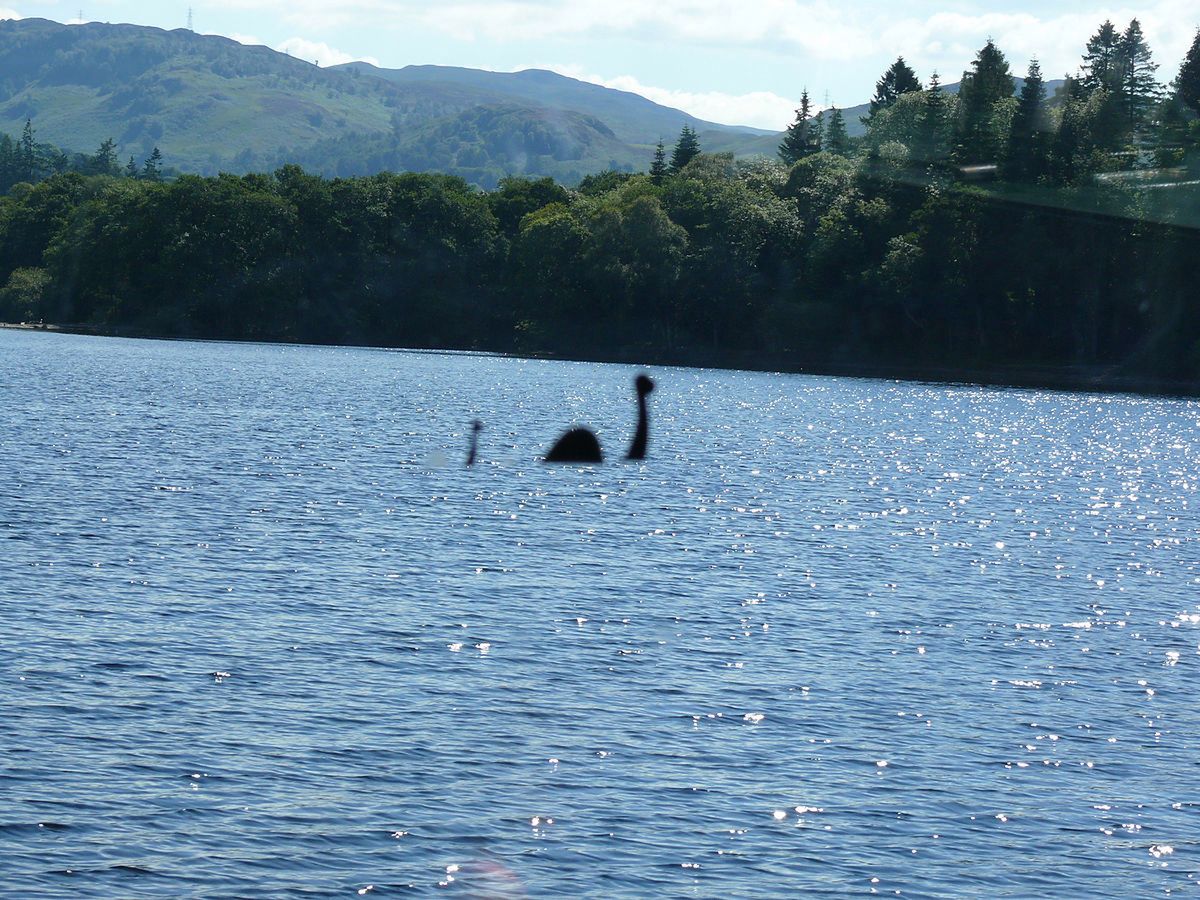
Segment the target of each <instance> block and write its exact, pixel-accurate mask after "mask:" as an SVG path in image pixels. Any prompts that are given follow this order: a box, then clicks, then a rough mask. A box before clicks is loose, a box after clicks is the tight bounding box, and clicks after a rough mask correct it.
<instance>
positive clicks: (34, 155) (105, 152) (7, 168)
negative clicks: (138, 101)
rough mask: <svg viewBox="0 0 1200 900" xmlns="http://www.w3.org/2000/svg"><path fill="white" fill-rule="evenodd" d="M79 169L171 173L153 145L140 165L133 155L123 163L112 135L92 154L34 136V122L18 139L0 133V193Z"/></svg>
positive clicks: (155, 176) (151, 176)
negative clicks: (65, 148) (68, 148)
mask: <svg viewBox="0 0 1200 900" xmlns="http://www.w3.org/2000/svg"><path fill="white" fill-rule="evenodd" d="M65 172H79V173H81V174H83V175H111V176H124V177H126V178H142V179H145V180H147V181H161V180H162V179H163V178H164V177H166V176H168V175H169V174H170V173H169V172H168V171H167V170H166V169H164V166H163V155H162V153H161V152H160V151H159V149H158V148H157V147H155V148H154V149H153V150H152V151H151V153H150V155H149V156H147V157H146V158H145V159H144V160H142V162H141V163H140V164H139V163H138V162H137V161H136V159H135V158H134V157H133V156H130V157H129V161H128V162H127V163H126V164H125V165H124V166H122V165H121V164H120V161H119V160H118V158H117V144H116V141H114V140H113V139H112V138H108V139H106V140H104V141H103V142H101V144H100V146H99V147H97V148H96V152H95V153H92V154H86V153H68V152H67V151H65V150H63V149H61V148H60V147H56V146H55V145H54V144H48V143H43V142H41V141H38V140H36V139H35V131H34V127H33V121H32V120H31V119H26V120H25V127H24V129H23V130H22V132H21V136H20V137H19V138H16V139H14V138H13V137H12V135H9V134H0V193H7V192H9V191H11V190H12V188H13V187H14V186H16V185H18V184H36V183H37V182H39V181H41V180H43V179H45V178H49V177H50V176H52V175H61V174H63V173H65Z"/></svg>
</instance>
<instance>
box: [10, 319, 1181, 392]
mask: <svg viewBox="0 0 1200 900" xmlns="http://www.w3.org/2000/svg"><path fill="white" fill-rule="evenodd" d="M0 328H4V329H8V330H14V331H34V332H50V333H57V334H81V335H90V336H92V337H110V338H128V339H132V340H158V341H198V342H201V343H230V344H272V345H276V346H281V347H289V346H318V347H348V348H349V347H359V348H362V349H374V350H397V351H404V352H415V353H464V352H465V353H478V354H480V355H485V356H499V357H509V358H513V359H531V360H556V361H560V362H596V363H610V364H615V365H631V366H647V367H649V366H678V367H682V368H696V369H723V370H728V371H745V372H777V373H779V374H792V375H818V376H828V377H836V378H868V379H874V380H882V381H905V382H924V383H930V384H943V385H976V386H979V387H995V388H1017V389H1024V390H1052V391H1069V392H1073V393H1098V394H1150V395H1154V396H1169V397H1180V398H1194V397H1200V381H1188V380H1172V379H1164V378H1150V377H1146V376H1139V375H1125V374H1121V373H1119V372H1115V371H1113V367H1111V366H1107V367H1104V366H1071V365H1063V366H1011V367H1007V366H1005V367H1001V366H990V367H989V366H980V367H971V368H954V367H950V366H937V365H928V366H923V365H915V364H910V365H893V364H884V363H864V362H852V361H846V360H818V361H813V362H807V363H800V362H799V361H798V360H796V359H794V358H793V357H792V354H783V353H776V354H758V359H757V360H755V359H752V358H751V356H752V355H751V354H749V353H745V354H738V353H724V354H717V355H706V354H703V353H679V352H676V353H670V352H667V353H661V354H656V355H655V356H654V357H652V358H651V357H647V356H646V355H645V354H644V353H638V352H633V351H628V352H610V353H604V352H597V353H590V354H564V355H559V354H554V353H520V352H513V351H504V350H495V349H489V348H482V347H475V348H473V347H391V346H384V345H370V344H361V345H360V344H336V343H330V344H308V343H300V342H295V343H293V342H289V341H260V340H246V339H240V338H198V337H191V336H187V335H178V334H157V333H153V332H147V331H140V330H137V329H121V328H101V327H96V326H89V325H64V324H56V323H44V324H43V323H30V322H20V323H16V322H0ZM718 357H719V358H718Z"/></svg>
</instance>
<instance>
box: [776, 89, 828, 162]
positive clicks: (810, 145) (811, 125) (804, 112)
mask: <svg viewBox="0 0 1200 900" xmlns="http://www.w3.org/2000/svg"><path fill="white" fill-rule="evenodd" d="M820 152H821V133H820V122H819V121H818V120H817V119H815V118H814V117H813V113H812V104H811V102H810V101H809V99H808V90H807V89H806V90H805V91H804V92H803V93H802V94H801V95H800V108H799V109H798V110H796V120H795V121H794V122H792V124H791V125H789V126H788V128H787V131H785V132H784V133H783V140H782V141H781V142H780V144H779V158H780V159H782V160H783V161H784V162H785V163H787V164H788V165H792V164H793V163H796V162H799V161H800V160H802V159H804V157H806V156H811V155H812V154H814V153H820Z"/></svg>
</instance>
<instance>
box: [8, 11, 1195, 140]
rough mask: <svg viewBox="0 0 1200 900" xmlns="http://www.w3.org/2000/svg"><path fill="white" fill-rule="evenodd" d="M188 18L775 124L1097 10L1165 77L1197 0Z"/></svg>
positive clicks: (1067, 34)
mask: <svg viewBox="0 0 1200 900" xmlns="http://www.w3.org/2000/svg"><path fill="white" fill-rule="evenodd" d="M188 8H189V2H188V0H166V2H164V0H0V17H19V16H23V17H31V16H42V17H45V18H49V19H54V20H56V21H59V22H75V21H78V20H79V16H80V14H81V13H82V16H83V20H84V21H99V22H133V23H136V24H140V25H155V26H158V27H162V28H179V27H183V26H184V25H186V24H187V17H188ZM191 8H192V10H193V17H194V23H195V29H196V30H197V31H200V32H204V33H211V34H223V35H227V36H229V37H234V38H236V39H238V40H241V41H243V42H245V43H260V44H266V45H267V46H270V47H274V48H276V49H287V50H288V51H289V52H291V53H292V54H293V55H295V56H302V57H305V58H308V59H314V60H318V61H320V62H321V63H322V64H329V63H334V62H344V61H347V60H350V59H366V60H368V61H370V62H373V63H376V64H379V65H382V66H386V67H389V68H399V67H401V66H405V65H410V64H417V63H437V64H442V65H459V66H471V67H475V68H484V69H494V70H497V71H513V70H516V69H522V68H530V67H539V68H548V69H554V70H556V71H559V72H563V73H564V74H569V75H573V76H575V77H578V78H583V79H586V80H589V81H595V82H597V83H601V84H606V85H609V86H611V87H618V88H622V89H625V90H632V91H636V92H638V93H641V94H644V95H645V96H648V97H650V98H651V99H652V100H655V101H657V102H660V103H665V104H667V105H670V106H676V107H679V108H682V109H685V110H687V111H688V112H691V113H693V114H694V115H697V116H700V117H702V118H705V119H709V120H712V121H718V122H726V123H730V124H748V125H757V126H760V127H764V128H780V129H782V128H783V127H784V126H785V125H787V123H788V121H790V119H791V117H792V110H793V108H794V107H795V106H796V104H797V101H798V99H799V97H800V92H801V90H802V89H803V88H805V87H807V88H808V91H809V93H810V96H811V97H812V98H813V100H815V101H816V102H817V103H818V104H819V105H825V102H826V100H828V102H830V103H833V104H837V105H839V106H851V105H854V104H857V103H861V102H863V101H865V100H867V99H868V98H869V97H870V95H871V93H872V92H873V89H874V83H875V80H876V79H877V78H878V77H879V75H880V73H881V72H882V71H883V70H884V69H885V68H886V67H887V66H888V65H889V64H890V63H891V61H892V60H894V59H895V58H896V56H897V55H900V54H903V55H904V57H905V58H906V59H907V60H908V61H909V62H910V64H912V65H913V67H914V68H916V70H917V72H918V74H919V75H920V76H921V77H922V79H925V78H928V76H929V74H930V73H931V72H932V71H933V70H934V69H937V70H938V71H939V72H940V73H941V75H942V80H943V81H946V82H950V81H957V80H958V78H959V76H960V75H961V73H962V71H963V69H964V68H965V67H966V66H967V65H968V64H969V63H970V61H971V59H972V58H973V57H974V53H975V51H976V50H977V49H978V48H979V47H980V46H982V44H983V43H984V41H985V40H986V39H987V38H988V37H989V36H991V37H992V38H994V39H995V40H996V42H997V44H998V45H999V46H1000V48H1001V49H1002V50H1003V51H1004V52H1005V54H1006V55H1007V56H1008V59H1009V62H1010V63H1011V65H1012V68H1013V71H1014V72H1016V73H1017V74H1023V73H1024V71H1025V68H1026V66H1027V64H1028V61H1029V59H1030V58H1031V57H1032V56H1037V57H1038V58H1039V59H1040V60H1041V63H1042V69H1043V72H1044V73H1045V74H1046V76H1047V77H1051V78H1054V77H1061V76H1062V74H1064V73H1065V72H1067V71H1073V70H1074V69H1076V68H1077V67H1078V64H1079V57H1080V55H1081V53H1082V50H1083V44H1084V42H1085V41H1086V40H1087V38H1088V36H1089V35H1090V34H1092V33H1093V32H1094V31H1095V30H1096V27H1097V26H1098V25H1099V24H1100V23H1101V22H1103V21H1104V19H1106V18H1111V19H1112V20H1113V21H1114V22H1116V23H1117V24H1118V25H1119V26H1120V27H1122V28H1123V27H1124V26H1125V24H1127V23H1128V22H1129V20H1130V19H1131V18H1134V17H1137V18H1138V19H1139V20H1140V21H1141V23H1142V27H1143V30H1144V31H1145V33H1146V35H1147V38H1148V40H1149V42H1150V47H1151V49H1152V50H1153V51H1154V54H1155V59H1156V61H1157V62H1158V63H1159V64H1160V70H1159V75H1160V77H1161V78H1162V80H1164V81H1166V80H1169V79H1170V78H1171V77H1173V76H1174V74H1175V72H1176V71H1177V70H1178V66H1179V62H1180V61H1181V60H1182V58H1183V54H1184V53H1185V52H1186V50H1187V48H1188V46H1189V45H1190V44H1191V41H1192V38H1193V36H1194V35H1195V32H1196V28H1197V26H1200V4H1198V3H1197V2H1196V0H1147V2H1145V3H1144V4H1142V5H1141V6H1136V7H1135V6H1101V5H1098V4H1096V3H1094V2H1084V0H1059V2H1040V3H1039V2H1032V0H1015V2H1010V3H1008V4H1007V5H1006V6H1005V7H1004V8H1003V10H1001V11H997V9H996V5H995V4H989V3H984V2H961V3H945V2H942V3H931V2H924V0H915V2H910V3H908V4H907V5H905V4H899V3H895V2H894V0H893V2H888V3H884V2H880V0H867V2H852V3H844V2H843V3H838V2H834V0H813V2H808V0H746V2H740V3H739V2H735V0H495V2H493V0H440V2H439V0H426V2H420V0H192V2H191Z"/></svg>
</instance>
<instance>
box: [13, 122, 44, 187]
mask: <svg viewBox="0 0 1200 900" xmlns="http://www.w3.org/2000/svg"><path fill="white" fill-rule="evenodd" d="M41 168H42V167H41V161H40V160H39V158H38V147H37V143H36V142H35V141H34V139H33V121H32V120H31V119H26V120H25V128H24V129H23V130H22V131H21V142H20V144H18V145H17V171H18V174H19V176H20V178H21V180H22V181H30V182H33V181H37V180H38V176H39V175H40V174H41Z"/></svg>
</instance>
